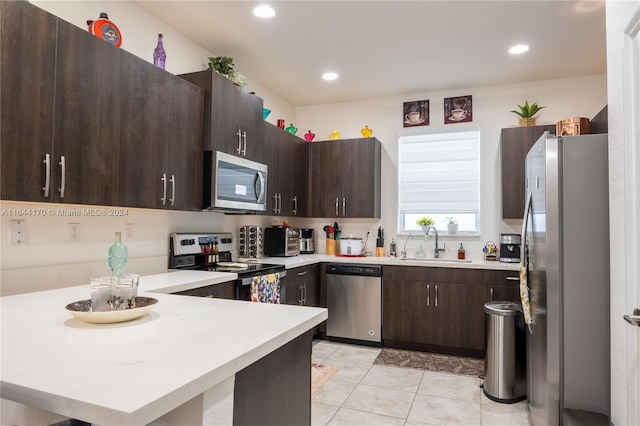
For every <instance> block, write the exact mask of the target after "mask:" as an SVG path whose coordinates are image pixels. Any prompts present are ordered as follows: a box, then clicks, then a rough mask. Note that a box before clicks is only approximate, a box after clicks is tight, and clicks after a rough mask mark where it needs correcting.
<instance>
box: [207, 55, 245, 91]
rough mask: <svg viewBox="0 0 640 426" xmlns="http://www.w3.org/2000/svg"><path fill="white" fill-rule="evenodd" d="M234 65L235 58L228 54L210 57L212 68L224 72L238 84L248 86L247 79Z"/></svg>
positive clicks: (224, 74) (223, 73)
mask: <svg viewBox="0 0 640 426" xmlns="http://www.w3.org/2000/svg"><path fill="white" fill-rule="evenodd" d="M233 67H234V64H233V58H230V57H228V56H216V57H210V58H209V69H210V70H212V71H215V72H217V73H219V74H222V75H223V76H225V77H227V78H228V79H229V80H231V81H233V82H234V83H235V84H237V85H238V86H246V85H247V80H245V78H244V76H243V75H242V74H239V73H238V72H237V71H236V70H235V69H234V68H233Z"/></svg>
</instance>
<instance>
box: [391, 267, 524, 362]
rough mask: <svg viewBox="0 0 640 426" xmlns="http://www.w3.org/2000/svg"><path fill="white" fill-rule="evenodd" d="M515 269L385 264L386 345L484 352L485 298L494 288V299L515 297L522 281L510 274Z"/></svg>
mask: <svg viewBox="0 0 640 426" xmlns="http://www.w3.org/2000/svg"><path fill="white" fill-rule="evenodd" d="M512 275H514V272H511V271H493V270H478V269H464V268H433V267H403V266H384V267H383V297H382V306H383V319H384V320H383V326H382V334H383V339H384V346H386V347H396V348H402V349H413V350H421V351H429V352H436V353H448V354H453V355H466V356H475V357H482V356H484V352H485V348H486V341H485V340H486V337H485V336H486V335H485V325H484V304H485V303H486V302H488V301H490V300H491V299H490V295H491V294H493V295H494V300H497V299H496V297H498V296H500V298H502V297H503V296H504V297H505V298H506V297H507V295H509V297H511V298H513V291H514V289H515V290H516V291H517V283H516V281H509V280H507V276H512ZM515 275H516V276H517V273H515ZM491 288H493V290H491ZM504 300H509V299H504Z"/></svg>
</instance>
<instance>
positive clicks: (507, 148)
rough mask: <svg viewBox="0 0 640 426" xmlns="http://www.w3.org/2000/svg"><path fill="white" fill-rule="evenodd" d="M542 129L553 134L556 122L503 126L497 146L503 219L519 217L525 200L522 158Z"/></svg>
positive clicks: (523, 158)
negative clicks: (506, 127)
mask: <svg viewBox="0 0 640 426" xmlns="http://www.w3.org/2000/svg"><path fill="white" fill-rule="evenodd" d="M545 131H548V132H550V133H551V134H555V131H556V130H555V126H554V125H548V126H530V127H514V128H508V129H502V132H501V134H500V149H501V160H502V161H501V163H502V218H503V219H522V215H523V214H524V202H525V199H524V197H525V190H524V188H525V181H524V179H525V178H524V161H525V158H526V157H527V153H528V152H529V150H530V149H531V147H532V146H533V144H534V143H535V142H536V141H537V140H538V138H539V137H540V136H542V134H543V133H544V132H545Z"/></svg>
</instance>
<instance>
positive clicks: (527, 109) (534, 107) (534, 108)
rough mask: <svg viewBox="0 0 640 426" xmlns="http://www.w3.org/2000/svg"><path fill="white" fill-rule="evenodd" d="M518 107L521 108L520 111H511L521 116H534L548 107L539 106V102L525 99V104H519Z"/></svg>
mask: <svg viewBox="0 0 640 426" xmlns="http://www.w3.org/2000/svg"><path fill="white" fill-rule="evenodd" d="M518 108H519V111H516V110H511V112H512V113H514V114H515V115H517V116H518V117H520V118H532V117H533V116H534V115H536V114H537V113H538V111H540V110H541V109H542V108H546V107H541V106H538V103H537V102H534V103H532V104H529V101H527V100H525V101H524V105H518Z"/></svg>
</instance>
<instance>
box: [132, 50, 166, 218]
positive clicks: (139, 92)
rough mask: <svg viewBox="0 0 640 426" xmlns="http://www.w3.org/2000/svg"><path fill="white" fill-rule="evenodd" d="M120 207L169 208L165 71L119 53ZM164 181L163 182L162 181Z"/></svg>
mask: <svg viewBox="0 0 640 426" xmlns="http://www.w3.org/2000/svg"><path fill="white" fill-rule="evenodd" d="M121 64H122V79H121V84H122V93H123V96H122V106H121V111H120V113H121V115H122V132H121V141H120V179H121V181H122V188H121V190H120V196H119V200H120V201H119V202H120V205H122V206H129V207H148V208H168V207H167V201H168V199H169V197H168V196H170V182H169V179H170V176H167V170H166V168H165V165H166V158H167V130H168V121H169V119H170V117H169V109H168V102H167V100H168V93H167V86H166V84H165V83H166V72H165V71H164V70H161V69H160V68H157V67H154V66H153V65H151V64H149V63H148V62H145V61H142V60H141V59H139V58H137V57H135V56H133V55H131V54H128V53H127V52H122V57H121ZM163 178H164V180H162V179H163Z"/></svg>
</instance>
